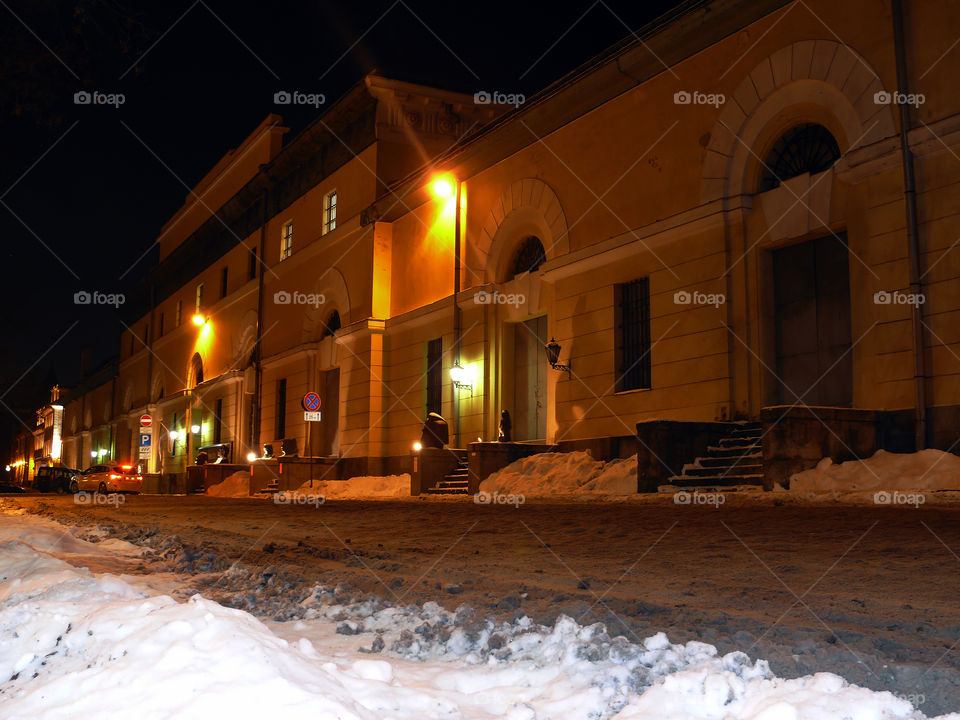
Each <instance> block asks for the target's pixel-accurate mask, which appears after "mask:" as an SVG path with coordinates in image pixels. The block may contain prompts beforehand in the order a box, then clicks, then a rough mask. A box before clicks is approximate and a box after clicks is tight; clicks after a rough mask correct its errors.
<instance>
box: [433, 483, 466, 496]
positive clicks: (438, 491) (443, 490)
mask: <svg viewBox="0 0 960 720" xmlns="http://www.w3.org/2000/svg"><path fill="white" fill-rule="evenodd" d="M424 492H425V493H426V494H427V495H469V494H470V490H469V489H468V488H465V487H440V486H439V485H438V486H437V487H433V488H430V489H429V490H424Z"/></svg>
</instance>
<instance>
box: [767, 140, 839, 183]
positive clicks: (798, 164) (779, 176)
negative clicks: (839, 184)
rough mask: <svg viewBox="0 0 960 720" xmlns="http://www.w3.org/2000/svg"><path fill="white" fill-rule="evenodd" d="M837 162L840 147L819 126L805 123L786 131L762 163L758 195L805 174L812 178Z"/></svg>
mask: <svg viewBox="0 0 960 720" xmlns="http://www.w3.org/2000/svg"><path fill="white" fill-rule="evenodd" d="M839 159H840V146H839V145H837V141H836V139H835V138H834V137H833V135H831V134H830V131H829V130H827V129H826V128H825V127H824V126H823V125H818V124H816V123H805V124H804V125H797V126H796V127H792V128H790V129H789V130H787V131H786V132H785V133H784V134H783V135H781V136H780V139H779V140H777V142H775V143H774V145H773V147H772V148H770V152H768V153H767V156H766V157H765V158H764V159H763V166H764V167H763V174H762V175H761V176H760V187H759V188H758V192H766V191H767V190H773V189H774V188H775V187H778V186H779V185H780V183H782V182H783V181H784V180H789V179H790V178H795V177H797V176H799V175H803V174H805V173H810V174H811V175H815V174H816V173H819V172H823V171H824V170H826V169H828V168H830V167H832V166H833V164H834V163H835V162H836V161H837V160H839Z"/></svg>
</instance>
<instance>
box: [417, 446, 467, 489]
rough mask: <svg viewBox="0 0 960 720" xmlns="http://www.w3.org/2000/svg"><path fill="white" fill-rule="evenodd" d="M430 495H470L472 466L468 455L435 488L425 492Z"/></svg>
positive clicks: (461, 458)
mask: <svg viewBox="0 0 960 720" xmlns="http://www.w3.org/2000/svg"><path fill="white" fill-rule="evenodd" d="M424 492H426V493H428V494H430V495H469V494H470V466H469V461H468V460H467V457H466V454H464V456H463V457H460V459H459V460H458V461H457V466H456V467H455V468H454V469H453V470H452V471H450V473H448V474H447V475H446V476H444V478H443V480H440V481H439V482H438V483H437V484H436V485H435V486H434V487H432V488H429V489H427V490H425V491H424Z"/></svg>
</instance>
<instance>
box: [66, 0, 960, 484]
mask: <svg viewBox="0 0 960 720" xmlns="http://www.w3.org/2000/svg"><path fill="white" fill-rule="evenodd" d="M951 13H953V15H954V16H953V17H950V15H951ZM895 16H896V13H895V12H891V7H890V5H888V4H887V3H884V2H880V1H879V0H858V1H857V2H852V3H829V2H826V1H825V0H812V1H811V2H809V3H783V2H761V3H756V2H742V1H735V0H727V1H725V2H712V3H706V4H705V5H703V6H698V7H695V8H692V9H690V8H688V9H685V10H684V11H683V12H680V13H676V14H675V15H674V16H672V17H671V18H669V19H668V20H666V21H664V22H661V23H657V24H654V25H652V26H651V27H650V28H647V29H644V30H643V31H642V32H640V33H638V35H637V37H635V38H631V39H630V41H629V42H625V43H623V44H621V45H620V46H617V47H615V48H613V49H611V50H610V51H609V52H608V53H606V54H605V55H603V56H601V57H598V58H596V59H595V60H594V61H592V62H591V63H589V64H587V65H585V66H584V67H582V68H580V69H579V70H577V71H575V72H574V73H571V74H570V75H568V76H567V77H565V78H563V79H561V80H560V81H558V82H557V83H555V84H554V85H553V86H551V87H549V88H547V89H546V90H545V91H543V92H541V93H539V94H538V95H537V96H535V97H533V98H531V99H529V100H527V101H526V102H525V103H523V104H520V105H518V106H517V107H507V106H502V105H493V104H488V103H486V102H484V100H485V98H483V97H479V102H478V97H475V96H470V95H462V94H458V93H452V92H447V91H443V90H437V89H432V88H426V87H422V86H417V85H411V84H408V83H403V82H400V81H395V80H388V79H385V78H382V77H378V76H369V77H367V78H365V80H364V81H363V82H361V83H360V84H358V85H357V86H356V87H355V88H354V89H353V90H352V91H351V92H350V93H348V94H347V95H346V96H344V97H343V98H341V99H340V100H338V101H337V102H336V103H335V104H333V105H332V106H331V107H330V108H329V109H327V110H326V111H325V112H324V113H323V114H322V115H321V116H320V117H319V118H318V119H317V120H316V121H315V122H314V123H312V124H311V125H310V126H309V127H307V128H306V129H305V130H304V131H302V132H301V133H299V134H298V135H297V136H296V137H294V138H286V137H285V134H286V129H285V128H284V127H283V125H282V119H281V118H280V117H279V116H276V115H271V116H269V117H267V119H266V120H265V121H264V122H263V123H262V124H261V125H260V126H259V127H258V128H257V129H256V130H255V131H254V132H253V133H252V134H251V135H250V137H249V138H248V139H247V140H246V141H245V142H244V143H243V144H242V145H241V146H239V147H238V148H236V149H235V150H233V151H231V152H230V153H229V154H228V155H226V156H225V157H224V159H223V160H222V161H221V162H220V163H219V164H218V165H217V166H216V167H215V168H213V169H212V170H211V172H210V173H209V174H208V175H207V177H206V178H204V180H202V181H201V182H200V183H199V184H198V186H197V187H196V188H194V189H193V190H192V191H191V192H190V194H189V195H188V197H187V198H186V201H185V203H184V206H183V207H182V208H181V209H180V210H179V211H178V212H177V213H176V214H175V215H174V216H173V217H172V218H171V220H170V222H169V223H168V224H167V225H166V226H165V227H164V228H163V231H162V234H161V237H160V238H159V239H158V242H159V244H160V263H159V265H158V266H157V267H156V268H155V269H154V271H153V272H152V273H151V276H150V278H149V280H148V282H147V290H146V291H145V295H144V298H146V299H145V300H144V301H143V302H142V306H143V307H146V308H148V309H147V310H146V311H145V312H144V313H143V314H142V315H141V316H140V317H139V318H137V319H136V320H135V321H132V322H130V324H129V326H128V327H127V329H126V331H125V332H124V334H123V336H122V338H121V355H120V361H119V368H118V371H117V376H116V379H115V383H116V388H115V391H114V396H115V400H114V406H113V416H112V419H111V421H110V422H111V424H112V427H113V428H114V430H113V437H114V438H115V440H114V441H113V445H112V448H111V454H112V455H113V456H116V457H117V458H118V459H120V458H128V457H131V456H132V455H134V454H135V453H136V452H137V447H136V444H137V438H138V434H139V423H138V418H139V417H140V416H141V415H143V414H149V415H151V417H152V418H153V420H154V425H153V427H154V434H153V439H154V443H153V447H152V450H151V454H150V458H149V461H148V462H149V469H150V470H151V471H153V472H182V471H183V470H184V468H185V466H186V465H187V464H189V460H190V459H192V455H193V454H195V452H196V450H197V449H199V448H201V447H207V448H213V447H216V448H220V447H223V448H224V452H225V453H229V458H230V459H231V460H232V461H234V462H243V458H244V457H246V455H247V453H248V452H250V451H255V452H256V453H259V452H260V449H261V447H262V445H263V444H264V443H270V444H273V445H274V446H275V448H276V450H277V451H279V450H280V447H281V445H282V444H283V441H284V440H286V441H287V447H288V449H290V450H291V452H292V441H296V452H297V453H298V454H300V455H306V454H309V455H312V456H321V457H328V458H339V471H338V472H339V474H340V476H341V477H350V476H353V475H359V474H381V473H388V472H399V471H404V470H409V468H410V449H411V446H412V444H413V442H414V441H415V440H416V439H417V438H418V437H419V429H420V425H421V424H422V422H423V419H424V417H425V416H426V414H427V412H428V411H430V410H435V411H437V412H439V413H440V414H441V415H443V416H444V417H445V418H447V419H448V421H449V422H450V423H451V430H452V433H451V438H452V440H453V444H454V445H456V446H458V447H466V446H467V445H468V444H469V443H472V442H476V441H477V440H478V439H479V440H483V441H492V440H496V439H497V431H498V423H499V420H500V415H501V411H503V410H508V411H509V412H510V413H511V415H512V418H513V439H514V440H516V441H529V442H537V443H544V444H561V445H562V444H563V443H576V442H586V443H588V442H589V441H593V440H598V439H610V438H619V439H623V440H624V441H625V445H624V447H626V448H630V449H632V450H636V449H637V446H636V442H634V443H633V444H632V445H631V444H630V442H629V440H630V438H631V437H634V436H635V435H636V431H637V424H638V423H644V422H646V421H651V420H674V421H684V422H717V421H720V422H729V421H734V420H754V421H758V420H761V419H764V418H766V421H767V424H770V422H769V418H770V417H774V419H775V420H776V417H783V415H787V414H789V412H790V411H791V410H794V409H796V408H807V407H812V408H827V409H836V408H841V409H847V408H849V409H850V410H857V409H862V410H865V411H876V412H877V413H880V414H879V415H876V418H877V419H876V422H880V423H891V422H892V423H895V424H898V427H900V429H901V434H904V435H908V436H910V437H911V438H912V437H914V436H917V437H919V439H920V442H921V444H923V445H931V446H935V447H940V448H943V449H953V442H954V441H955V440H956V439H957V436H958V428H960V381H958V378H960V280H958V276H960V253H958V252H957V250H956V247H955V246H956V244H957V242H958V237H960V221H958V218H960V215H958V213H960V200H958V197H960V195H958V193H957V189H956V188H957V183H958V181H960V97H958V96H957V94H956V93H955V92H953V91H952V90H951V88H952V86H953V79H954V77H955V76H956V75H957V72H958V71H960V50H957V51H953V52H951V51H950V48H951V47H952V45H951V43H952V42H953V40H952V39H951V36H950V35H951V32H952V30H951V29H952V28H955V27H957V26H958V25H960V10H958V9H957V8H955V7H952V6H944V5H943V4H941V3H935V2H932V1H930V2H918V3H911V4H910V5H909V8H908V10H907V12H906V16H905V17H904V18H903V21H902V23H901V22H899V21H898V20H897V18H896V17H895ZM921 27H922V28H924V34H923V36H922V37H921V36H920V35H919V31H914V29H915V28H921ZM931 34H932V36H931ZM898 57H899V58H902V62H901V66H900V67H899V68H898ZM905 168H906V170H907V171H906V172H905ZM458 221H459V225H458ZM458 285H459V292H455V288H456V287H457V286H458ZM195 316H196V324H195V323H194V317H195ZM551 339H555V341H556V343H557V344H558V345H559V348H560V349H559V357H558V358H556V360H555V364H557V365H558V366H564V367H561V369H559V370H558V369H554V368H553V367H551V364H550V362H549V361H548V357H547V350H546V349H545V347H544V346H545V345H546V344H547V343H548V342H549V341H550V340H551ZM455 365H456V366H458V367H457V370H459V371H460V373H461V374H459V375H457V376H456V377H457V379H458V381H459V383H454V382H453V380H452V379H451V370H453V369H454V366H455ZM565 366H569V367H568V368H566V369H565ZM308 391H315V392H317V393H318V394H319V395H320V396H321V399H322V403H321V408H322V417H323V419H322V421H320V422H306V421H305V420H304V414H303V413H304V410H303V407H301V402H300V400H301V398H302V397H303V395H304V394H305V393H307V392H308ZM81 400H82V398H72V399H69V400H68V401H67V407H66V410H65V414H64V417H65V426H64V435H65V439H64V453H65V460H64V462H65V463H66V464H74V465H76V466H78V467H84V466H86V465H89V464H90V463H89V461H88V458H87V457H86V456H85V455H84V453H85V452H87V450H86V447H87V445H85V444H84V442H82V441H81V440H80V439H79V438H80V436H81V435H82V433H84V432H87V433H89V432H90V428H91V427H93V425H88V424H87V423H86V422H85V420H84V418H83V417H82V416H81V417H80V421H79V422H78V423H76V424H73V425H72V424H71V422H70V418H71V417H73V415H75V414H76V411H75V410H71V407H70V404H71V403H74V404H75V403H78V402H81ZM778 408H782V409H783V415H781V414H780V411H779V410H778ZM883 413H887V415H884V414H883ZM828 415H830V414H829V413H827V412H825V413H824V415H823V417H827V416H828ZM831 417H833V416H831ZM838 417H839V416H838ZM858 417H859V416H858ZM871 417H873V416H871ZM93 422H94V421H93V419H91V423H93ZM98 422H99V421H98ZM837 422H840V423H841V424H842V422H843V421H842V420H841V421H837ZM832 423H833V421H832V420H827V421H825V427H827V429H828V430H829V431H830V432H831V433H833V434H834V435H836V436H837V437H839V438H841V439H842V438H846V437H847V435H845V434H844V432H845V431H844V430H843V429H836V430H835V429H833V428H834V426H833V424H832ZM774 424H775V423H774ZM838 427H839V426H838ZM194 430H196V431H195V432H194ZM171 438H176V439H175V440H174V439H171ZM647 450H649V451H651V452H654V451H655V450H656V449H655V448H653V449H650V448H648V449H647ZM71 452H72V453H74V456H73V458H71V457H70V456H69V454H70V453H71Z"/></svg>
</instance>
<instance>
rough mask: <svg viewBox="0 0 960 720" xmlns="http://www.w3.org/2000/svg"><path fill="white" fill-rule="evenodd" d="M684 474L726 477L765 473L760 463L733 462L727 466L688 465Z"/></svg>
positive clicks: (684, 469)
mask: <svg viewBox="0 0 960 720" xmlns="http://www.w3.org/2000/svg"><path fill="white" fill-rule="evenodd" d="M683 474H684V475H686V476H689V477H717V478H720V477H726V476H727V475H761V476H762V475H763V465H761V464H759V463H751V462H742V463H736V464H733V463H731V464H730V465H728V466H727V467H696V466H695V465H686V466H684V468H683Z"/></svg>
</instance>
